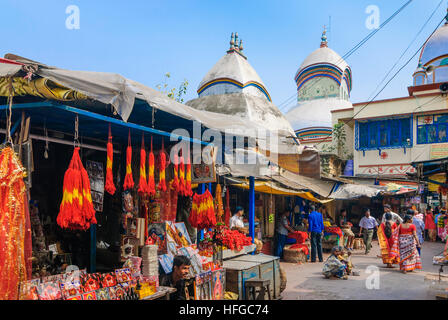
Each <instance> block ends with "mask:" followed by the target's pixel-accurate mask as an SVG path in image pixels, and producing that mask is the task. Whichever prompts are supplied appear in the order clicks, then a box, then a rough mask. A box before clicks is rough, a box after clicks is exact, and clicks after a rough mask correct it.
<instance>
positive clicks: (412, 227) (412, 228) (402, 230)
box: [399, 224, 417, 234]
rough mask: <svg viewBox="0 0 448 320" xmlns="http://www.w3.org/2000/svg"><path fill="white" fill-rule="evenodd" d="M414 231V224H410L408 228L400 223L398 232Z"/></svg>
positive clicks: (411, 232) (409, 232) (407, 232)
mask: <svg viewBox="0 0 448 320" xmlns="http://www.w3.org/2000/svg"><path fill="white" fill-rule="evenodd" d="M414 231H417V229H416V228H415V225H413V224H411V225H410V226H409V228H403V226H402V225H401V224H400V232H399V233H400V234H413V233H414Z"/></svg>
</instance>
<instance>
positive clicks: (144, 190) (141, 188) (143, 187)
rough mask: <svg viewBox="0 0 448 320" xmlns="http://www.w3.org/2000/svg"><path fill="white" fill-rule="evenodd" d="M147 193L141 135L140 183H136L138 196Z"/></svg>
mask: <svg viewBox="0 0 448 320" xmlns="http://www.w3.org/2000/svg"><path fill="white" fill-rule="evenodd" d="M148 193H149V190H148V183H147V182H146V152H145V137H144V136H143V135H142V147H141V148H140V181H139V183H138V194H139V195H140V196H144V195H145V194H148Z"/></svg>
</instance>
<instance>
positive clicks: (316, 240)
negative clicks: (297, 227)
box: [308, 205, 324, 262]
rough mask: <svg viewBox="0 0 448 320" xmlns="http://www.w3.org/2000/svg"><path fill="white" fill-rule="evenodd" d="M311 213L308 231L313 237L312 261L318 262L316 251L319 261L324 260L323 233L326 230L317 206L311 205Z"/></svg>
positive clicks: (311, 237)
mask: <svg viewBox="0 0 448 320" xmlns="http://www.w3.org/2000/svg"><path fill="white" fill-rule="evenodd" d="M310 209H311V213H310V215H309V217H308V232H309V233H310V239H311V262H316V253H317V256H318V257H319V262H323V261H324V259H323V257H322V233H323V231H324V219H323V218H322V214H321V213H320V212H317V211H316V207H315V206H314V205H311V207H310Z"/></svg>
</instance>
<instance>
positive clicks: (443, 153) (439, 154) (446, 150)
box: [429, 143, 448, 160]
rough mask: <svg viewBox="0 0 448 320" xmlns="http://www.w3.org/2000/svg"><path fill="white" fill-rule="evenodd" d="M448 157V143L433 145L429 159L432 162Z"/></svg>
mask: <svg viewBox="0 0 448 320" xmlns="http://www.w3.org/2000/svg"><path fill="white" fill-rule="evenodd" d="M446 157H448V143H438V144H432V145H431V151H430V154H429V158H430V159H431V160H434V159H441V158H446Z"/></svg>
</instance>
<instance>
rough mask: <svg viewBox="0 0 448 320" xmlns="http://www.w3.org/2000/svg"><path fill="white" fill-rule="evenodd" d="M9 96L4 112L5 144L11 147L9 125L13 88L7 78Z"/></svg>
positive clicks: (10, 79) (10, 80)
mask: <svg viewBox="0 0 448 320" xmlns="http://www.w3.org/2000/svg"><path fill="white" fill-rule="evenodd" d="M8 87H9V96H8V111H7V112H6V142H7V143H9V144H11V145H13V142H12V137H11V123H12V121H11V120H12V98H13V95H14V88H13V85H12V78H11V77H9V85H8Z"/></svg>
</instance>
